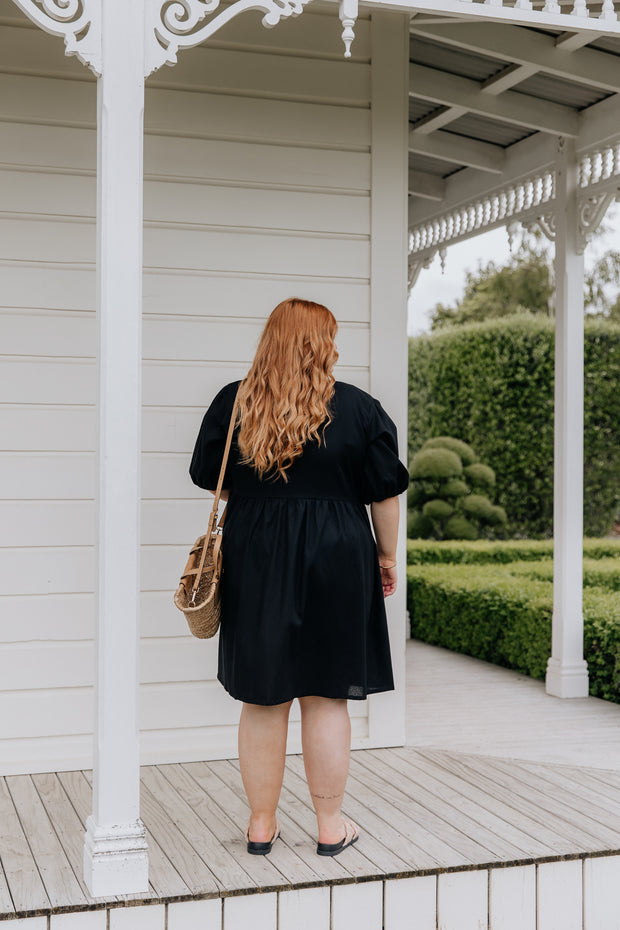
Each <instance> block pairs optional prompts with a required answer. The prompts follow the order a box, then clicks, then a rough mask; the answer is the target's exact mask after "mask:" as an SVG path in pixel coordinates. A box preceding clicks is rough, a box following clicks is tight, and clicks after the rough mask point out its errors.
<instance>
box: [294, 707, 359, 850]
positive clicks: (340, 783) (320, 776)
mask: <svg viewBox="0 0 620 930" xmlns="http://www.w3.org/2000/svg"><path fill="white" fill-rule="evenodd" d="M299 704H300V706H301V740H302V746H303V753H304V765H305V768H306V778H307V779H308V787H309V788H310V795H311V797H312V803H313V805H314V809H315V811H316V817H317V821H318V824H319V843H338V842H340V840H341V839H342V837H343V836H344V832H345V828H344V821H343V819H342V814H341V812H340V808H341V806H342V799H343V796H344V789H345V786H346V783H347V776H348V774H349V752H350V749H351V721H350V720H349V711H348V708H347V702H346V701H344V700H335V699H332V698H323V697H302V698H299Z"/></svg>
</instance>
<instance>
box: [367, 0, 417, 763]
mask: <svg viewBox="0 0 620 930" xmlns="http://www.w3.org/2000/svg"><path fill="white" fill-rule="evenodd" d="M407 26H408V21H407V17H404V16H402V15H395V14H391V13H383V12H376V13H373V15H372V19H371V36H372V62H373V67H372V91H371V93H372V98H371V126H372V194H371V196H372V213H371V229H372V236H371V256H370V264H371V281H370V306H371V322H370V389H371V393H372V394H373V395H374V396H375V397H378V398H379V399H380V400H381V402H382V403H383V404H384V405H385V407H386V408H387V410H388V411H389V412H390V414H391V415H392V416H393V417H394V419H395V421H396V425H397V428H398V433H399V440H400V446H401V456H402V457H403V458H405V457H406V454H407V453H406V449H407V184H408V157H407V107H408V74H409V33H408V28H407ZM401 503H402V506H401V525H400V541H399V551H398V560H399V571H400V582H399V587H398V590H397V592H396V594H395V595H393V596H392V597H391V598H390V599H389V600H388V602H387V605H386V606H387V608H388V622H389V627H390V641H391V646H392V662H393V666H394V676H395V683H396V690H395V691H392V692H386V693H384V694H378V695H375V696H374V697H372V698H371V699H370V702H369V703H370V707H369V742H370V743H374V744H375V745H376V744H377V742H380V743H381V744H382V745H384V746H390V745H402V744H403V743H404V739H405V641H406V631H405V623H406V604H405V587H406V583H405V582H406V578H405V535H406V525H405V524H406V510H405V505H406V502H405V497H404V495H403V497H402V501H401Z"/></svg>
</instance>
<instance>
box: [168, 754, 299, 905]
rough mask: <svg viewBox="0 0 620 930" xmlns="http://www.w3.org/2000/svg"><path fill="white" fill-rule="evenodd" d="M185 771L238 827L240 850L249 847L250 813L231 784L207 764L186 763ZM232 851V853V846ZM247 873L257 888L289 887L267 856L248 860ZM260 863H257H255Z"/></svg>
mask: <svg viewBox="0 0 620 930" xmlns="http://www.w3.org/2000/svg"><path fill="white" fill-rule="evenodd" d="M183 768H184V769H185V771H186V772H188V773H189V774H190V775H191V776H192V778H193V779H194V781H196V783H197V784H198V785H200V787H201V788H202V789H203V790H204V791H205V792H206V794H208V795H209V797H210V798H211V800H212V801H214V802H215V804H216V805H217V806H218V808H219V809H220V811H222V812H225V813H226V814H227V815H228V816H229V817H230V819H231V821H232V822H233V823H234V824H235V825H236V829H237V831H238V832H237V840H236V842H237V843H238V845H239V847H241V848H243V847H244V846H245V841H244V836H243V834H244V832H245V827H246V824H247V821H248V809H247V805H245V804H244V803H243V802H242V801H241V800H240V799H239V798H238V797H237V795H236V794H235V792H234V791H233V790H232V788H230V787H229V786H228V785H227V784H225V783H224V782H223V781H222V779H221V778H219V776H218V775H216V774H215V772H214V771H212V769H211V768H210V764H209V763H207V762H185V763H183ZM228 849H229V851H232V850H231V848H230V845H229V846H228ZM247 858H248V864H247V869H246V871H247V872H248V874H249V875H251V877H252V881H253V882H254V884H255V886H256V887H257V888H264V887H277V886H279V885H283V884H287V881H286V879H285V877H284V876H283V875H282V873H281V872H280V871H279V870H278V869H277V868H276V867H275V865H274V864H273V862H270V861H269V860H270V859H271V856H270V857H267V856H252V857H250V856H248V857H247ZM254 860H256V861H254Z"/></svg>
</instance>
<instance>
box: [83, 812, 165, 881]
mask: <svg viewBox="0 0 620 930" xmlns="http://www.w3.org/2000/svg"><path fill="white" fill-rule="evenodd" d="M84 881H85V882H86V887H87V888H88V890H89V892H90V894H91V895H92V896H93V898H102V897H106V896H108V895H121V894H138V893H139V892H141V891H148V888H149V860H148V848H147V844H146V830H145V828H144V824H143V823H142V821H141V820H136V821H133V823H128V824H119V825H116V824H114V826H111V827H99V826H97V824H96V823H95V821H94V819H93V817H92V816H90V817H88V819H87V821H86V833H85V834H84Z"/></svg>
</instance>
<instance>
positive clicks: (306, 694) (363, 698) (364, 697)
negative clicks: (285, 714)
mask: <svg viewBox="0 0 620 930" xmlns="http://www.w3.org/2000/svg"><path fill="white" fill-rule="evenodd" d="M217 680H218V681H219V683H220V684H221V686H222V687H223V688H224V690H225V691H226V693H227V694H229V695H230V696H231V698H233V699H234V700H235V701H242V702H243V703H244V704H256V705H258V706H259V707H276V706H277V705H278V704H288V702H289V701H294V700H295V699H296V698H300V697H324V698H330V699H331V700H334V701H366V700H367V699H368V698H369V697H370V696H371V695H372V694H384V693H385V692H386V691H394V690H395V687H394V685H392V686H391V687H389V688H374V689H368V690H367V691H366V694H364V695H360V696H356V697H352V696H349V695H348V694H325V693H323V694H320V693H319V692H317V691H304V692H302V693H300V694H298V693H297V692H296V693H295V694H294V695H292V697H285V698H283V699H282V700H279V701H256V700H250V699H249V698H247V697H239V696H238V695H237V694H233V692H232V691H230V690H229V689H228V688H227V687H226V685H225V684H224V682H223V681H222V679H221V678H220V676H219V675H218V676H217Z"/></svg>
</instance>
